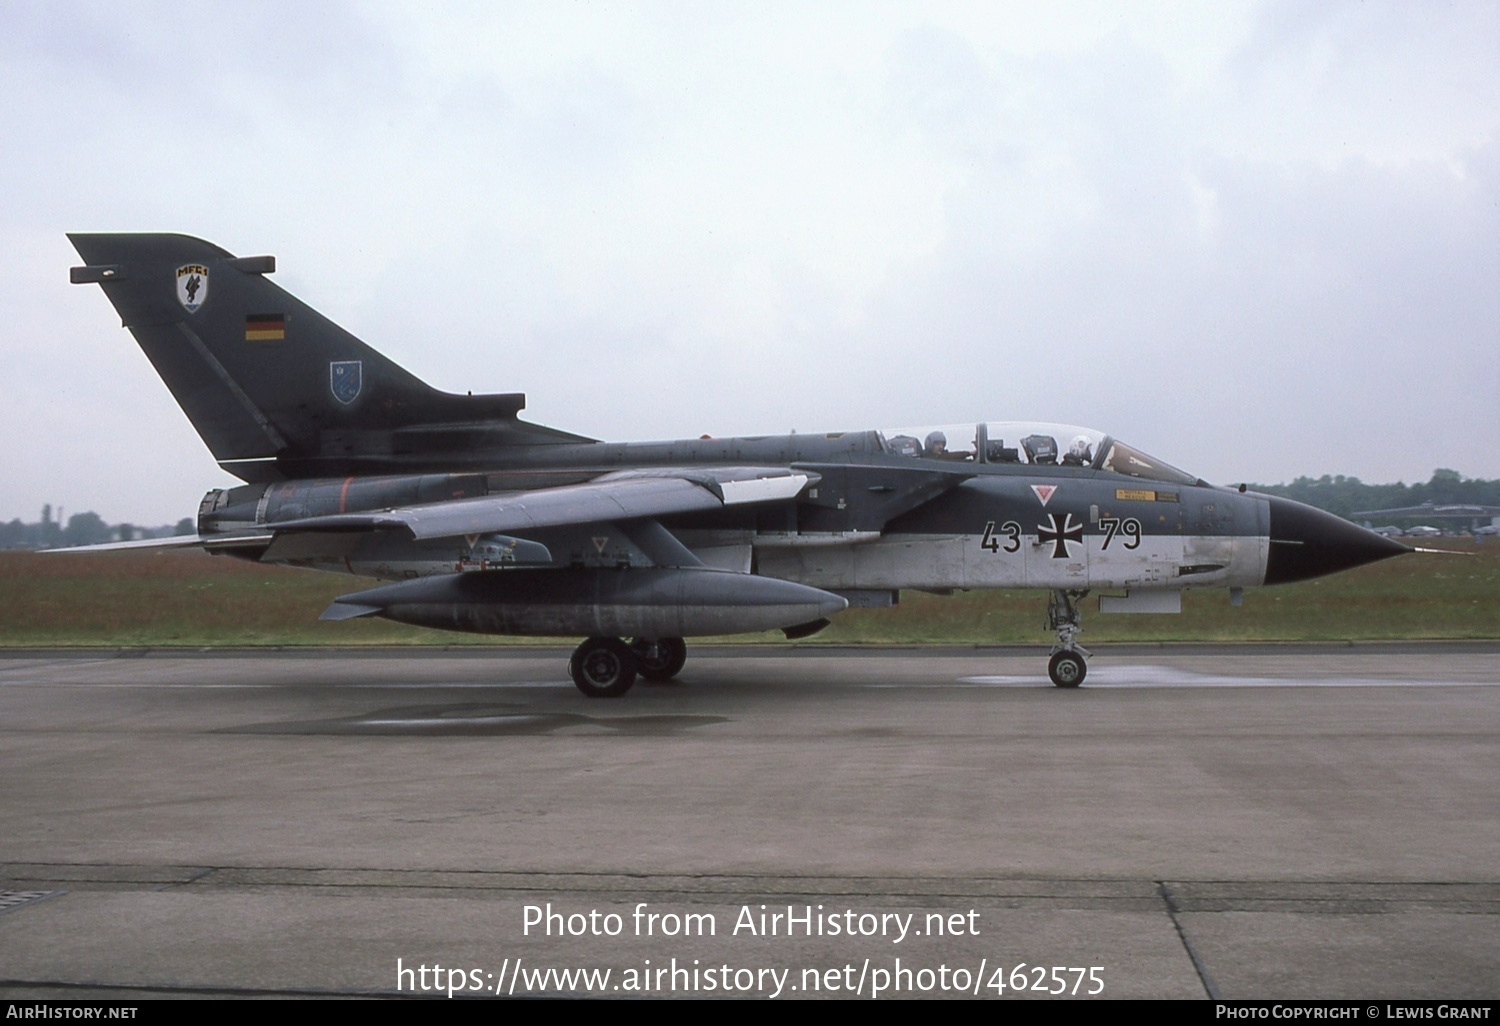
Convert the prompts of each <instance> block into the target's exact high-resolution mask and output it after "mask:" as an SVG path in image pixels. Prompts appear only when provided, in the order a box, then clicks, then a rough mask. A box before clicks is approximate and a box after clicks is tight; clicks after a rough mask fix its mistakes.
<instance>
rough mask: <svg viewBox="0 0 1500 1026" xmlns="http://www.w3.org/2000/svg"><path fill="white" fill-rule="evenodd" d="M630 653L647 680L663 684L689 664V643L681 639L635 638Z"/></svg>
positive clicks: (631, 643) (632, 640)
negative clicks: (662, 682)
mask: <svg viewBox="0 0 1500 1026" xmlns="http://www.w3.org/2000/svg"><path fill="white" fill-rule="evenodd" d="M630 653H631V655H633V656H635V664H636V668H637V669H639V670H640V672H641V676H642V677H645V678H646V679H647V680H650V681H656V682H658V683H659V682H661V681H665V680H671V679H672V678H673V677H675V676H677V675H678V674H679V673H681V672H682V667H683V666H684V665H685V664H686V663H687V642H685V641H683V640H682V639H681V638H657V639H655V640H654V641H653V640H651V639H648V638H633V639H631V642H630Z"/></svg>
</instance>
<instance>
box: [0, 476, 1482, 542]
mask: <svg viewBox="0 0 1500 1026" xmlns="http://www.w3.org/2000/svg"><path fill="white" fill-rule="evenodd" d="M1246 487H1247V488H1248V489H1249V490H1250V491H1255V492H1265V493H1266V494H1268V495H1282V496H1285V497H1286V498H1288V499H1296V500H1297V501H1298V502H1305V503H1307V504H1308V505H1309V506H1316V507H1318V508H1319V509H1326V510H1327V511H1328V512H1330V513H1336V514H1338V515H1339V516H1341V517H1347V518H1348V519H1350V520H1369V519H1370V518H1369V517H1356V516H1355V515H1354V514H1355V512H1356V511H1357V510H1373V509H1395V508H1397V507H1401V506H1420V505H1421V504H1422V503H1424V502H1431V503H1434V504H1436V505H1439V506H1442V505H1448V504H1456V503H1466V504H1472V505H1477V506H1500V481H1484V480H1481V479H1478V478H1465V477H1464V476H1463V475H1462V474H1460V473H1459V472H1458V471H1456V470H1447V469H1438V470H1434V471H1433V472H1432V480H1430V481H1427V482H1425V483H1421V484H1412V485H1409V484H1400V483H1398V484H1382V485H1372V484H1365V483H1364V482H1363V481H1361V480H1360V479H1359V478H1357V477H1345V476H1344V475H1343V474H1336V475H1329V474H1324V475H1323V476H1322V477H1318V478H1312V477H1299V478H1297V479H1296V480H1295V481H1293V482H1292V483H1291V484H1277V485H1259V484H1253V485H1246ZM1383 519H1386V520H1414V519H1419V518H1414V517H1404V518H1402V517H1386V518H1383ZM196 529H197V528H196V526H195V525H194V523H193V521H192V519H191V518H190V517H183V518H182V519H181V520H179V521H177V523H175V524H168V525H164V526H161V527H140V526H137V525H135V524H107V523H105V522H104V520H103V519H101V518H100V516H99V514H97V513H94V512H92V511H90V512H88V513H74V514H73V515H72V516H70V517H68V522H67V523H66V524H63V523H61V522H60V518H59V519H54V518H53V516H52V507H51V506H44V507H42V519H41V521H40V522H38V523H35V524H24V523H22V522H21V521H20V520H19V519H17V520H12V521H11V522H10V523H8V524H0V549H55V548H58V547H60V546H64V545H97V544H99V543H101V542H109V541H134V540H136V539H141V538H170V537H173V536H175V535H186V534H192V533H193V532H194V531H195V530H196Z"/></svg>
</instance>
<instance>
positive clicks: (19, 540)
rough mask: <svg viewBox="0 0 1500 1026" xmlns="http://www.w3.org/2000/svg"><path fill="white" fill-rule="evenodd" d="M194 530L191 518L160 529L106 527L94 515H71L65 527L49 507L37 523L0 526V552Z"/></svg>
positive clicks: (18, 522)
mask: <svg viewBox="0 0 1500 1026" xmlns="http://www.w3.org/2000/svg"><path fill="white" fill-rule="evenodd" d="M196 530H197V527H196V526H195V525H194V524H193V521H192V518H190V517H183V518H182V519H181V520H179V521H177V523H175V524H166V525H163V526H161V527H140V526H138V525H136V524H106V523H105V522H104V520H103V518H101V517H100V516H99V514H97V513H95V512H93V511H89V512H88V513H74V514H73V515H72V516H70V517H68V522H67V523H66V524H64V523H62V518H61V513H59V515H58V517H57V518H54V517H53V516H52V507H51V506H50V505H47V506H43V507H42V519H41V520H40V521H38V522H37V523H34V524H26V523H22V522H21V520H20V519H19V518H17V519H15V520H12V521H11V522H10V523H8V524H0V549H56V548H62V547H63V546H65V545H98V544H101V543H102V542H112V541H136V540H138V539H142V538H171V537H174V536H176V535H182V534H193V533H194V532H195V531H196Z"/></svg>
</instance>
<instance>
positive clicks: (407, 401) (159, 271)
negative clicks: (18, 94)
mask: <svg viewBox="0 0 1500 1026" xmlns="http://www.w3.org/2000/svg"><path fill="white" fill-rule="evenodd" d="M68 238H69V240H70V241H71V242H72V243H73V246H74V248H75V249H77V250H78V253H79V255H80V256H82V257H83V259H84V262H85V266H83V267H75V268H73V271H72V280H73V282H74V283H77V284H83V283H91V282H95V283H98V284H99V285H100V286H101V287H102V288H103V289H104V293H105V295H106V296H108V297H109V301H110V302H111V303H113V304H114V307H115V309H116V310H117V311H119V314H120V319H121V321H122V322H123V323H124V326H125V327H126V328H129V329H130V333H131V334H132V335H134V336H135V339H136V341H137V342H138V343H140V346H141V349H142V350H144V351H145V353H146V356H147V357H148V358H149V359H150V360H151V363H152V364H153V365H154V366H155V367H156V370H157V373H158V374H160V375H161V377H162V380H163V381H165V382H166V385H167V387H168V388H169V389H171V392H172V395H173V396H174V397H175V398H176V399H177V402H178V404H179V405H180V406H181V407H182V409H183V412H184V413H186V414H187V416H188V419H189V420H191V421H192V423H193V427H194V428H196V429H197V431H198V434H199V435H201V436H202V438H203V441H204V442H205V443H206V444H207V445H208V447H209V449H210V451H212V452H213V454H214V458H215V459H217V460H218V461H219V463H220V465H221V466H223V467H224V468H225V469H226V470H228V471H230V472H231V473H233V474H235V475H237V476H239V477H241V478H243V479H244V480H246V481H268V480H277V479H280V478H283V477H287V476H294V475H295V476H303V475H309V474H329V475H336V474H345V473H361V472H365V473H380V472H387V471H393V470H411V471H418V472H420V471H423V470H426V469H429V467H428V466H427V464H429V463H442V464H443V465H445V466H446V465H450V464H451V462H452V457H454V456H455V455H459V454H462V455H464V456H472V455H474V454H475V453H476V451H482V450H487V449H491V448H496V447H503V446H508V445H517V444H538V443H548V442H576V441H587V439H583V438H581V437H579V436H577V435H570V434H567V433H565V432H561V431H554V430H552V429H550V428H544V427H539V426H537V425H534V424H528V423H526V422H524V421H522V420H520V419H519V417H518V414H519V413H520V411H521V409H522V408H523V407H524V406H525V405H526V397H525V396H524V395H522V394H520V393H514V394H506V395H478V396H476V395H455V394H452V393H448V392H441V391H438V390H437V389H435V388H433V387H432V386H430V385H428V384H426V383H425V382H423V381H421V380H420V379H418V378H416V377H414V376H413V375H411V374H409V373H408V372H407V371H405V370H403V369H402V368H401V367H399V366H398V365H396V364H395V363H393V362H392V361H390V360H388V359H387V358H385V357H384V356H382V355H380V354H379V353H377V352H376V351H375V350H374V349H371V348H370V347H369V346H367V345H365V344H364V343H363V342H361V341H360V340H359V339H357V338H355V337H354V336H353V335H351V334H349V333H348V332H347V331H345V330H344V329H343V328H340V327H339V326H338V325H337V324H334V323H333V322H332V321H330V320H329V319H328V318H326V317H324V316H323V315H322V314H320V313H318V312H317V311H316V310H314V309H313V308H312V307H310V306H308V305H307V304H305V303H303V302H302V301H301V300H299V299H297V298H296V297H295V296H293V295H291V294H290V293H288V292H286V291H285V290H283V289H282V288H280V287H279V286H277V285H275V284H274V283H272V282H271V281H270V280H268V279H267V277H266V275H268V274H270V273H271V272H273V271H274V270H275V269H276V260H275V258H274V257H269V256H264V257H236V256H234V255H233V254H232V253H229V252H227V251H225V250H223V249H220V248H219V247H218V246H215V245H213V244H212V243H208V242H204V241H203V240H202V239H195V238H192V237H190V236H186V235H165V234H141V235H136V234H110V235H94V234H71V235H69V236H68Z"/></svg>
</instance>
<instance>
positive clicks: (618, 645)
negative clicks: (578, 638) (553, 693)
mask: <svg viewBox="0 0 1500 1026" xmlns="http://www.w3.org/2000/svg"><path fill="white" fill-rule="evenodd" d="M635 668H636V667H635V656H634V655H632V654H631V651H630V649H629V648H627V647H626V645H625V642H623V641H621V640H620V639H619V638H589V639H588V640H587V641H585V642H584V643H583V644H581V645H579V646H578V647H577V648H576V649H574V650H573V658H572V659H570V660H569V661H568V672H569V673H570V674H572V676H573V683H574V684H576V685H578V690H579V691H582V692H583V693H584V694H585V695H588V696H589V697H590V698H619V697H620V696H621V695H623V694H624V693H625V692H627V691H629V690H630V686H631V685H632V684H634V683H635Z"/></svg>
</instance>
